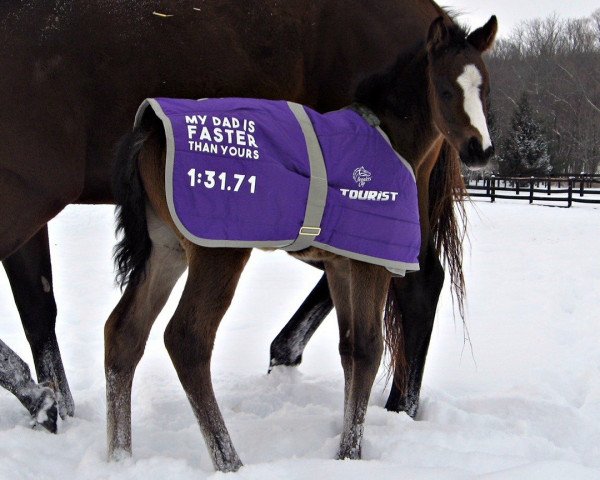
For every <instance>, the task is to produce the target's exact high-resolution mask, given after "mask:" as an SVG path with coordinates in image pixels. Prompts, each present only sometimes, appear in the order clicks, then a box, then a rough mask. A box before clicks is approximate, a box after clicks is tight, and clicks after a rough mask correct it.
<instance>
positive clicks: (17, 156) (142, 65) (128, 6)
mask: <svg viewBox="0 0 600 480" xmlns="http://www.w3.org/2000/svg"><path fill="white" fill-rule="evenodd" d="M195 7H197V2H194V1H192V0H161V1H159V2H155V1H153V2H150V1H148V0H142V1H137V2H129V1H126V0H116V1H114V2H111V5H110V8H108V7H107V4H106V2H101V1H99V0H88V1H86V2H77V3H76V2H69V1H66V2H65V1H63V2H57V1H55V0H36V1H34V2H22V1H20V0H4V2H3V5H2V18H1V19H0V54H1V55H0V58H1V60H0V65H2V71H3V72H4V73H3V75H2V76H0V87H1V88H0V101H1V103H2V105H3V108H2V111H1V112H0V126H1V127H2V128H1V129H0V260H2V263H3V266H4V268H5V270H6V274H7V276H8V279H9V281H10V285H11V289H12V292H13V295H14V299H15V303H16V305H17V308H18V311H19V315H20V317H21V320H22V323H23V327H24V330H25V333H26V336H27V340H28V341H29V344H30V346H31V350H32V354H33V360H34V364H35V369H36V371H37V379H38V381H39V382H41V383H47V384H49V385H52V386H53V388H54V389H55V390H56V391H57V396H58V397H59V403H60V414H61V416H63V417H64V416H65V415H66V414H68V415H73V413H74V403H73V398H72V395H71V392H70V390H69V386H68V382H67V377H66V375H65V372H64V368H63V364H62V360H61V356H60V350H59V346H58V341H57V339H56V334H55V322H56V315H57V307H56V302H55V299H54V290H53V288H54V287H53V279H52V270H51V258H50V249H49V240H48V229H47V226H46V224H47V222H48V221H49V220H50V219H52V218H53V217H54V216H55V215H56V214H57V213H58V212H60V211H61V210H62V209H63V208H64V207H65V206H66V205H68V204H70V203H79V204H97V203H107V204H112V203H114V198H113V194H112V191H111V188H110V177H111V172H112V169H113V149H114V145H115V144H116V143H117V141H118V139H119V137H120V135H121V133H122V132H123V131H124V130H125V129H126V128H127V126H128V125H129V122H130V119H131V118H132V117H133V115H134V113H135V111H136V108H137V106H138V105H139V103H140V102H141V101H142V100H143V99H144V98H146V97H157V96H172V97H193V96H195V95H197V93H198V92H203V94H205V95H207V96H213V97H216V96H250V97H260V98H287V99H289V100H293V101H297V102H299V103H303V104H305V105H308V106H311V107H313V108H314V109H316V110H318V111H321V112H323V111H329V110H334V109H336V108H341V107H343V106H344V105H347V104H349V102H350V100H351V96H352V92H353V91H354V90H355V88H356V86H357V84H358V83H359V81H360V80H361V79H363V78H365V77H368V76H370V75H372V74H373V73H375V72H378V71H381V70H382V69H383V68H384V67H386V66H387V65H390V64H391V63H392V62H393V60H394V56H395V55H396V54H397V53H403V52H412V51H413V50H414V48H415V46H416V45H418V44H419V43H420V42H421V39H422V38H424V36H425V35H426V33H427V29H428V27H429V25H430V24H431V22H432V21H433V20H434V19H435V18H437V17H438V16H440V15H442V16H444V17H445V18H446V20H447V22H450V23H451V19H450V18H449V17H448V16H447V14H446V13H445V12H444V11H443V10H442V9H441V8H440V7H439V6H438V5H436V4H435V3H434V2H433V1H431V0H378V2H377V5H376V6H374V5H373V2H370V1H368V0H351V1H348V0H289V1H286V2H279V1H276V0H248V1H247V2H245V7H244V8H243V9H242V8H239V2H236V1H234V0H219V1H216V0H209V1H204V2H202V8H201V9H197V8H195ZM348 32H352V35H349V34H348ZM389 44H393V45H395V49H393V50H392V49H389V48H388V45H389ZM133 51H135V54H134V53H133ZM192 58H193V59H194V61H191V60H190V59H192ZM141 78H143V81H142V80H140V79H141ZM107 105H110V108H107ZM99 126H102V128H99ZM438 158H439V161H438ZM456 165H457V159H456V155H455V152H454V150H453V149H452V148H450V147H448V145H447V144H445V143H444V142H440V143H439V144H437V145H436V147H435V148H432V150H431V151H430V152H428V159H427V161H424V162H422V167H421V168H420V169H419V170H418V171H417V172H416V175H417V181H418V190H419V206H420V211H421V227H422V232H421V233H422V238H423V242H422V244H423V248H422V252H421V255H420V266H421V270H420V272H418V273H416V274H414V275H411V276H409V277H407V278H406V279H404V280H402V281H401V282H400V281H396V279H394V280H393V281H392V284H393V285H394V288H395V297H394V298H395V299H396V300H394V302H395V303H394V304H393V306H390V308H394V309H395V311H396V313H397V314H398V315H401V316H402V321H403V328H404V336H405V339H406V345H405V346H404V349H405V355H406V358H407V362H408V365H409V371H410V372H414V373H411V374H410V375H409V378H410V379H411V380H410V382H409V388H408V389H406V390H403V391H402V392H400V391H399V390H398V389H397V388H396V385H397V384H399V381H400V380H398V381H395V382H394V384H393V387H392V393H391V394H390V399H389V401H388V405H387V406H388V408H390V409H392V410H406V408H407V407H406V405H408V404H409V402H408V401H407V399H408V398H409V396H410V398H415V396H417V397H418V390H419V385H420V375H421V374H422V366H423V364H424V361H425V355H426V353H427V344H428V342H429V336H430V333H431V327H432V325H433V317H434V314H435V309H436V304H437V298H438V295H439V291H440V289H441V285H442V283H443V280H444V271H443V269H442V266H441V263H440V255H443V258H445V259H446V260H447V264H448V266H449V269H450V276H451V278H452V283H453V284H454V285H456V286H458V292H459V294H460V293H462V270H461V264H460V258H461V250H460V241H459V237H460V234H459V226H458V221H457V219H456V218H455V216H454V200H455V198H456V199H457V200H459V201H460V200H461V196H460V194H459V195H458V196H457V197H455V195H454V193H455V192H456V191H460V190H461V189H462V188H463V185H462V180H461V178H460V176H459V175H458V169H457V167H456ZM449 168H452V169H453V172H454V174H453V175H452V177H450V176H449V173H448V172H449ZM430 186H431V188H430ZM326 285H327V284H326V281H325V278H323V279H322V280H321V282H319V286H318V287H323V286H325V288H320V289H317V290H316V293H318V297H319V298H318V300H319V302H317V304H316V307H315V306H314V303H313V306H312V307H310V306H309V307H308V308H307V307H306V305H305V308H304V310H301V312H300V313H305V314H307V315H309V316H315V315H317V314H318V313H319V312H320V311H324V310H325V309H326V308H327V302H329V305H331V302H330V300H329V298H330V297H329V291H328V290H327V289H326ZM314 298H315V292H313V294H311V296H310V297H309V300H313V299H314ZM323 304H325V306H323ZM329 308H331V307H329ZM319 309H321V310H319ZM295 318H297V317H295ZM82 320H83V319H82ZM303 340H305V337H303ZM290 345H291V344H290V342H289V337H288V339H286V340H285V345H284V347H288V346H290ZM291 346H292V347H294V348H295V349H296V350H297V349H298V345H291ZM281 352H284V350H283V349H280V353H281ZM1 353H3V354H4V355H6V357H7V358H8V356H12V355H13V354H14V352H12V351H11V352H8V349H6V350H2V352H1ZM284 353H285V352H284ZM273 358H274V359H276V360H278V361H280V363H286V364H289V363H293V362H295V361H297V359H298V357H297V356H293V355H291V356H290V355H288V356H287V357H286V358H284V357H283V354H280V355H279V356H277V355H275V356H273ZM16 363H18V362H17V361H16V360H15V362H13V363H12V364H13V365H14V364H16ZM5 378H6V382H5V383H2V382H0V383H1V384H2V385H3V386H4V387H5V388H8V389H9V390H10V391H12V392H13V393H15V395H16V396H17V397H18V398H19V400H20V401H21V402H22V403H24V404H25V405H27V406H28V408H30V407H31V408H33V406H32V404H31V400H30V395H29V394H28V393H29V392H30V391H31V388H32V387H31V383H30V381H29V380H28V381H27V382H16V380H15V378H23V377H18V376H17V377H15V376H13V375H7V376H6V377H5ZM413 378H417V379H419V380H418V381H417V380H413ZM15 382H16V383H15ZM31 408H30V409H31Z"/></svg>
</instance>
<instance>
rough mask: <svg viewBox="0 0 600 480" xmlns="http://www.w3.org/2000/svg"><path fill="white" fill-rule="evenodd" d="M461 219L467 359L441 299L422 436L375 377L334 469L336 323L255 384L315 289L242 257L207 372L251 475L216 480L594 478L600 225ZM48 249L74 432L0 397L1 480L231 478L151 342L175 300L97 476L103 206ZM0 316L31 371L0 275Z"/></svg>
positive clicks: (101, 455)
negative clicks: (125, 449)
mask: <svg viewBox="0 0 600 480" xmlns="http://www.w3.org/2000/svg"><path fill="white" fill-rule="evenodd" d="M469 214H470V215H469V218H470V223H471V227H470V232H471V235H470V236H471V244H472V248H471V251H470V253H469V254H467V255H466V267H465V270H466V276H467V282H468V284H467V285H468V296H469V297H468V326H469V331H470V335H471V341H472V346H473V349H472V351H471V349H470V347H469V346H466V347H465V346H464V344H463V332H462V325H461V323H460V321H459V320H456V321H455V320H454V319H453V315H452V306H451V301H450V297H449V293H448V292H447V291H445V292H444V295H443V298H442V302H441V305H440V308H439V314H438V318H437V323H436V326H435V329H434V336H433V340H432V345H431V349H430V354H429V359H428V364H427V370H426V377H425V380H424V388H423V393H422V404H421V411H420V417H419V421H417V422H415V421H412V420H410V419H409V418H408V417H407V416H405V415H404V414H402V415H398V414H392V413H388V412H386V411H385V410H384V409H383V405H384V403H385V400H386V396H387V392H385V391H384V385H385V380H384V375H383V373H382V375H381V376H380V380H379V382H378V383H377V384H376V385H375V387H374V390H373V394H372V398H371V404H370V407H369V411H368V413H367V422H366V427H365V440H364V447H363V456H364V460H363V461H360V462H358V461H343V462H340V461H335V460H332V458H333V457H334V455H335V452H336V449H337V444H338V441H339V433H340V431H341V421H342V389H343V381H342V373H341V367H340V365H339V358H338V354H337V330H336V325H335V319H334V318H333V317H330V318H328V319H327V321H326V322H325V324H324V326H323V327H322V328H321V330H320V331H318V332H317V334H316V335H315V338H314V339H313V341H312V343H311V344H309V346H308V348H307V351H306V353H305V357H304V358H305V361H304V363H303V364H302V366H300V367H299V368H298V369H292V370H288V371H276V372H275V373H274V374H272V375H269V376H267V375H266V370H267V363H268V347H269V343H270V341H271V340H272V338H273V337H274V335H275V334H276V333H277V332H278V331H279V329H280V328H281V327H282V326H283V324H284V322H285V321H286V320H287V319H288V318H289V316H290V315H291V314H292V313H293V311H294V310H295V308H296V307H297V306H298V305H299V304H300V302H301V301H302V299H303V298H304V296H305V295H306V294H307V293H308V292H309V291H310V289H311V288H312V286H313V285H314V283H315V282H316V281H317V279H318V278H319V273H318V272H317V271H314V270H313V269H311V268H310V267H307V266H305V265H303V264H301V263H300V262H297V261H295V260H293V259H291V258H288V257H287V256H286V255H285V254H283V253H281V252H276V253H270V254H266V253H262V252H255V253H254V254H253V257H252V259H251V262H250V264H249V266H248V267H247V269H246V271H245V273H244V275H243V277H242V281H241V284H240V286H239V288H238V294H237V296H236V298H235V301H234V305H233V306H232V308H231V309H230V311H229V312H228V315H227V317H226V318H225V320H224V322H223V324H222V328H221V330H220V331H219V335H218V337H217V345H216V350H215V356H214V360H213V379H214V383H215V390H216V395H217V398H218V400H219V402H220V405H221V409H222V411H223V415H224V417H225V421H226V422H227V424H228V426H229V429H230V433H231V435H232V438H233V441H234V443H235V445H236V448H237V450H238V453H239V454H240V456H241V458H242V460H243V461H244V463H245V467H243V468H242V469H241V470H240V471H239V472H238V473H237V474H228V476H227V477H226V478H231V479H234V478H243V479H261V480H265V479H267V480H269V479H279V478H286V479H300V478H328V479H330V480H335V479H338V478H340V479H341V478H344V479H364V478H382V479H383V478H394V479H395V478H410V479H440V478H444V479H446V478H451V479H466V478H485V479H494V480H495V479H513V478H518V479H544V480H547V479H564V478H569V479H588V478H589V479H597V478H600V246H599V244H598V239H599V238H600V209H598V208H593V207H584V206H576V207H574V208H571V209H569V210H567V209H562V208H550V207H542V206H530V205H526V204H522V203H519V204H517V203H509V202H506V201H505V202H499V203H497V204H494V205H492V204H489V203H486V202H477V203H476V204H475V205H474V206H472V207H469ZM50 234H51V243H52V248H53V256H54V257H53V258H54V276H55V291H56V296H57V299H58V306H59V318H58V329H57V330H58V337H59V341H60V343H61V348H62V351H63V359H64V361H65V366H66V368H67V373H68V375H69V379H70V382H71V387H72V391H73V395H74V397H75V401H76V405H77V407H76V408H77V412H76V417H75V418H73V419H69V420H67V421H65V422H62V423H61V424H60V426H59V428H60V431H59V434H58V435H51V434H48V433H46V432H44V431H39V430H32V429H31V428H30V427H29V418H28V415H27V412H26V411H25V409H24V408H22V407H21V405H20V404H19V403H18V402H17V400H16V399H15V398H14V397H12V396H11V395H10V394H9V393H7V392H5V391H3V390H1V391H0V478H1V479H9V478H10V479H14V478H19V479H34V478H35V479H40V478H43V479H65V478H78V479H104V478H111V479H143V480H150V479H164V478H177V479H188V478H189V479H192V478H193V479H201V478H208V477H212V478H225V477H223V475H222V474H219V473H215V472H213V468H212V465H211V463H210V460H209V458H208V455H207V452H206V449H205V446H204V442H203V439H202V436H201V434H200V431H199V429H198V427H197V424H196V422H195V420H194V418H193V415H192V412H191V409H190V407H189V405H188V403H187V400H186V398H185V396H184V393H183V390H182V388H181V386H180V384H179V382H178V380H177V377H176V375H175V371H174V369H173V367H172V365H171V363H170V360H169V358H168V355H167V353H166V351H165V348H164V346H163V342H162V332H163V330H164V328H165V325H166V323H167V321H168V318H169V316H170V313H171V312H172V311H173V309H174V305H175V301H174V300H173V298H175V297H177V296H178V295H177V292H180V288H181V285H179V286H178V287H179V289H178V290H177V292H176V294H175V295H173V298H172V300H171V302H170V303H169V305H168V307H167V308H166V309H165V311H164V312H163V314H162V315H161V317H160V318H159V320H158V322H157V324H156V325H155V327H154V329H153V332H152V335H151V337H150V340H149V342H148V347H147V349H146V354H145V356H144V358H143V359H142V362H141V364H140V366H139V368H138V371H137V375H136V379H135V383H134V398H133V435H134V438H133V442H134V456H133V459H131V460H126V461H124V462H122V463H119V464H109V463H107V462H106V460H105V454H106V447H105V428H106V426H105V399H104V375H103V366H102V362H103V341H102V338H103V335H102V329H103V323H104V321H105V319H106V317H107V316H108V314H109V312H110V311H111V309H112V307H113V306H114V304H115V303H116V302H117V300H118V298H119V292H118V290H117V289H116V288H115V287H114V286H113V283H112V282H113V274H112V264H111V258H110V256H111V248H112V244H113V236H112V208H110V207H82V206H74V207H69V208H68V209H67V210H65V211H64V212H63V213H62V214H61V215H60V216H59V217H58V218H57V219H56V220H54V221H53V222H52V223H51V232H50ZM0 318H1V319H2V320H1V323H0V338H2V339H3V340H4V341H5V342H6V343H7V344H9V345H10V346H11V347H12V348H13V349H15V350H16V351H17V352H18V353H19V354H20V355H21V356H23V357H24V358H25V359H26V360H27V361H28V362H29V363H30V364H31V355H30V353H29V349H28V346H27V343H26V341H25V337H24V334H23V332H22V329H21V326H20V322H19V320H18V316H17V312H16V308H15V307H14V304H13V301H12V297H11V296H10V294H9V288H8V283H7V280H6V278H5V276H4V275H3V274H2V275H0Z"/></svg>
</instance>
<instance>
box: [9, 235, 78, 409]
mask: <svg viewBox="0 0 600 480" xmlns="http://www.w3.org/2000/svg"><path fill="white" fill-rule="evenodd" d="M2 263H3V265H4V269H5V270H6V275H7V276H8V280H9V282H10V285H11V288H12V292H13V296H14V299H15V303H16V305H17V309H18V310H19V314H20V316H21V322H23V328H24V329H25V335H26V336H27V340H28V341H29V345H30V346H31V352H32V354H33V362H34V364H35V369H36V371H37V379H38V382H40V383H45V384H48V385H51V386H52V387H53V388H54V389H55V390H56V392H57V397H58V401H59V407H60V409H59V413H60V415H61V417H63V418H64V417H65V416H66V415H70V416H73V414H74V412H75V405H74V403H73V397H72V395H71V391H70V390H69V384H68V382H67V377H66V375H65V370H64V367H63V364H62V359H61V357H60V350H59V348H58V342H57V340H56V333H55V331H54V327H55V324H56V302H55V301H54V293H53V287H52V266H51V263H50V247H49V245H48V227H47V226H46V225H44V226H43V227H42V228H41V229H40V230H39V231H38V232H37V233H36V234H35V235H34V236H33V237H32V238H31V239H30V240H29V241H28V242H27V243H26V244H25V245H23V246H22V247H21V248H20V249H19V250H17V251H16V252H15V253H13V254H12V255H10V256H9V257H8V258H5V259H4V260H3V262H2Z"/></svg>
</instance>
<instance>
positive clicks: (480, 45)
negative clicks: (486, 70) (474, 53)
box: [467, 15, 498, 52]
mask: <svg viewBox="0 0 600 480" xmlns="http://www.w3.org/2000/svg"><path fill="white" fill-rule="evenodd" d="M497 32H498V20H497V19H496V15H492V16H491V18H490V19H489V20H488V22H487V23H486V24H485V25H484V26H483V27H481V28H478V29H477V30H475V31H474V32H472V33H471V34H470V35H469V36H468V37H467V41H468V42H469V43H470V44H471V45H473V46H474V47H475V48H476V49H477V50H479V51H480V52H485V51H486V50H489V49H490V48H491V46H492V45H493V44H494V39H495V38H496V33H497Z"/></svg>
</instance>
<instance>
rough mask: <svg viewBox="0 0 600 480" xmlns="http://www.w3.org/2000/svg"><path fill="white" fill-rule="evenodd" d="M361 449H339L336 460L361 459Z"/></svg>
mask: <svg viewBox="0 0 600 480" xmlns="http://www.w3.org/2000/svg"><path fill="white" fill-rule="evenodd" d="M361 456H362V454H361V449H360V447H358V448H349V447H348V448H340V451H339V452H338V454H337V456H336V457H335V458H336V460H346V459H347V460H360V459H361Z"/></svg>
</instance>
